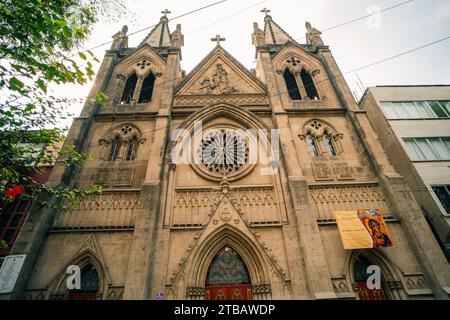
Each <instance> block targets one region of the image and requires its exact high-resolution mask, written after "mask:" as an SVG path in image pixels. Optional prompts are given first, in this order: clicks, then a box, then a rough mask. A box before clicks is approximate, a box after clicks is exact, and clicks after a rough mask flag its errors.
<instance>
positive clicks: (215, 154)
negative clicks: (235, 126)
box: [197, 129, 249, 176]
mask: <svg viewBox="0 0 450 320" xmlns="http://www.w3.org/2000/svg"><path fill="white" fill-rule="evenodd" d="M248 154H249V148H248V143H247V141H246V139H245V137H244V136H243V134H242V133H240V132H239V131H237V130H232V129H226V130H211V131H209V132H206V133H205V134H204V135H203V139H202V142H201V146H200V147H199V148H198V150H197V155H198V158H199V159H200V161H201V165H202V166H203V169H206V171H207V172H209V173H211V174H213V175H215V176H230V175H231V176H232V175H234V173H236V172H238V171H239V170H240V169H241V168H242V167H244V166H246V164H247V163H248Z"/></svg>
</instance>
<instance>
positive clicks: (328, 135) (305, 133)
mask: <svg viewBox="0 0 450 320" xmlns="http://www.w3.org/2000/svg"><path fill="white" fill-rule="evenodd" d="M299 138H300V139H301V140H304V141H305V144H306V147H307V150H308V153H309V154H310V155H311V156H313V157H314V156H320V157H335V156H340V155H342V154H343V152H344V149H343V147H342V142H341V140H342V138H343V134H342V133H339V132H337V131H336V129H335V128H334V127H333V126H332V125H330V124H329V123H327V122H325V121H323V120H319V119H312V120H310V121H308V122H307V123H306V124H305V126H304V127H303V130H302V133H301V134H299Z"/></svg>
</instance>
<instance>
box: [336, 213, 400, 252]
mask: <svg viewBox="0 0 450 320" xmlns="http://www.w3.org/2000/svg"><path fill="white" fill-rule="evenodd" d="M334 214H335V216H336V223H337V226H338V230H339V234H340V236H341V240H342V244H343V246H344V249H346V250H351V249H372V248H381V247H391V246H393V241H392V237H391V234H390V232H389V229H388V227H387V225H386V223H385V221H384V219H383V214H382V213H381V211H380V210H378V209H371V210H358V211H356V210H355V211H335V212H334Z"/></svg>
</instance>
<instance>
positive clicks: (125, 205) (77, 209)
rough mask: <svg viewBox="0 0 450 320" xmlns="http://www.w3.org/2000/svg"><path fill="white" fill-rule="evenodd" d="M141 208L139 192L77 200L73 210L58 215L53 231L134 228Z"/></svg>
mask: <svg viewBox="0 0 450 320" xmlns="http://www.w3.org/2000/svg"><path fill="white" fill-rule="evenodd" d="M139 208H141V202H140V194H139V192H134V191H133V192H103V193H102V194H99V195H93V196H87V197H85V198H82V199H77V201H76V203H75V204H74V208H73V209H72V210H70V211H69V212H65V211H61V212H60V213H59V214H58V216H57V218H56V220H55V224H54V226H53V229H54V230H55V229H56V230H58V229H66V228H72V229H73V228H88V227H90V228H92V227H95V228H99V227H114V228H117V227H133V226H134V218H135V212H136V210H138V209H139Z"/></svg>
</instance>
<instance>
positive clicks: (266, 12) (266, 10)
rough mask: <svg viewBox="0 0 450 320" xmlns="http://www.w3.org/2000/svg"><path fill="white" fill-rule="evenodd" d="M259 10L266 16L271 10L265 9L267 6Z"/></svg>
mask: <svg viewBox="0 0 450 320" xmlns="http://www.w3.org/2000/svg"><path fill="white" fill-rule="evenodd" d="M261 12H263V13H265V14H266V16H268V15H269V12H271V11H270V10H269V9H267V8H264V9H262V10H261Z"/></svg>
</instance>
